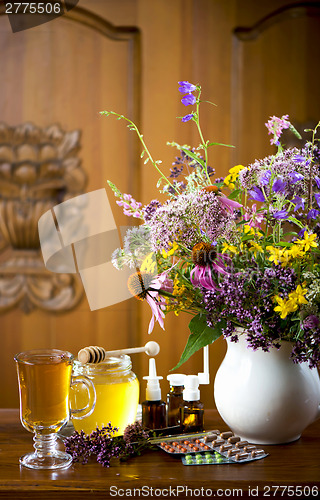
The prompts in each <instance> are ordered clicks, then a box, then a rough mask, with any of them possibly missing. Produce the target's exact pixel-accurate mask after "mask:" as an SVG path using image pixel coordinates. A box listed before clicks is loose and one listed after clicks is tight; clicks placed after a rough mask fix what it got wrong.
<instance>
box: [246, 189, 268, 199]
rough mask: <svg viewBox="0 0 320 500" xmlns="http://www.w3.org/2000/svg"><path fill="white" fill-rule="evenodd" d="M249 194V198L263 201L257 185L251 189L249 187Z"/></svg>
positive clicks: (262, 195)
mask: <svg viewBox="0 0 320 500" xmlns="http://www.w3.org/2000/svg"><path fill="white" fill-rule="evenodd" d="M249 194H250V196H251V198H250V200H255V201H262V202H263V201H265V198H264V194H263V192H262V191H261V189H260V188H258V187H257V186H254V187H253V188H252V189H250V191H249Z"/></svg>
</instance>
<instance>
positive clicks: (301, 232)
mask: <svg viewBox="0 0 320 500" xmlns="http://www.w3.org/2000/svg"><path fill="white" fill-rule="evenodd" d="M305 232H307V233H308V232H309V229H308V228H307V227H303V228H302V229H300V231H299V232H298V236H299V238H303V237H304V233H305Z"/></svg>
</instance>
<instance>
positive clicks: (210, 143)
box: [208, 142, 235, 148]
mask: <svg viewBox="0 0 320 500" xmlns="http://www.w3.org/2000/svg"><path fill="white" fill-rule="evenodd" d="M209 146H226V147H227V148H235V146H233V144H222V142H209V144H208V147H209Z"/></svg>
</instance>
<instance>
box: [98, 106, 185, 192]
mask: <svg viewBox="0 0 320 500" xmlns="http://www.w3.org/2000/svg"><path fill="white" fill-rule="evenodd" d="M100 114H101V115H107V116H109V115H114V116H117V117H118V119H122V120H126V121H127V122H128V123H129V125H128V127H129V129H130V130H134V131H135V132H136V134H137V136H138V137H139V140H140V142H141V144H142V146H143V150H144V151H145V152H146V153H147V157H148V158H147V159H146V160H145V163H147V162H148V161H149V160H150V161H151V163H152V165H153V166H154V167H155V169H156V170H157V171H158V172H159V174H160V176H161V177H162V179H164V180H165V181H166V182H167V183H168V184H169V185H170V187H171V188H172V189H174V190H175V191H176V193H178V194H179V190H178V189H177V188H176V187H175V186H174V185H173V184H172V183H171V182H170V181H169V179H168V178H167V177H166V176H165V175H164V174H163V172H162V171H161V170H160V168H159V167H158V163H161V162H157V161H155V160H154V159H153V158H152V156H151V153H150V151H149V149H148V148H147V145H146V143H145V142H144V139H143V135H142V134H141V133H140V131H139V129H138V127H137V125H136V124H135V123H134V122H133V121H131V120H130V119H129V118H127V117H126V116H123V115H119V114H118V113H115V112H114V111H100Z"/></svg>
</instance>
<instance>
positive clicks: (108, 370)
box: [70, 354, 139, 435]
mask: <svg viewBox="0 0 320 500" xmlns="http://www.w3.org/2000/svg"><path fill="white" fill-rule="evenodd" d="M131 368H132V363H131V358H130V356H128V355H126V354H122V355H119V356H113V357H108V358H106V359H105V360H104V361H103V362H101V363H97V364H94V363H85V364H81V363H80V362H79V361H77V360H75V361H74V363H73V375H74V376H76V375H85V376H86V377H88V378H89V379H90V380H92V382H93V384H94V387H95V390H96V404H95V408H94V410H93V412H92V413H91V415H89V416H88V417H84V418H83V419H82V420H76V419H73V420H72V423H73V425H74V428H75V429H76V430H77V431H81V430H83V431H84V432H85V433H86V434H90V433H91V432H92V431H94V430H95V429H96V428H97V427H99V428H101V427H103V426H106V425H108V424H109V422H110V423H111V425H112V426H113V427H117V428H118V429H119V430H118V431H117V433H116V434H115V435H121V434H123V431H124V429H125V428H126V426H127V425H128V424H132V423H134V421H135V419H136V414H137V408H138V402H139V381H138V379H137V376H136V375H135V373H133V371H132V370H131ZM86 392H87V391H86V389H85V387H83V384H82V385H81V384H75V385H74V386H73V387H72V391H71V395H70V398H71V404H72V408H73V409H74V408H82V407H83V406H85V405H86V404H87V401H88V395H87V394H86Z"/></svg>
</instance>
